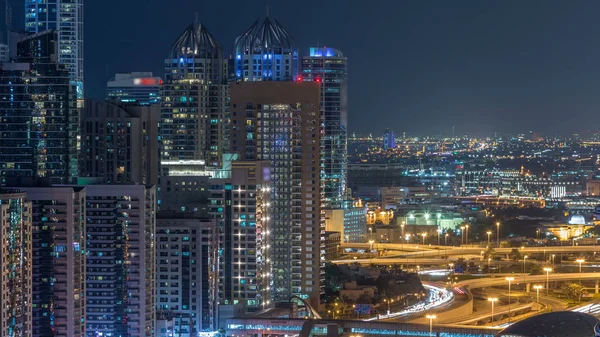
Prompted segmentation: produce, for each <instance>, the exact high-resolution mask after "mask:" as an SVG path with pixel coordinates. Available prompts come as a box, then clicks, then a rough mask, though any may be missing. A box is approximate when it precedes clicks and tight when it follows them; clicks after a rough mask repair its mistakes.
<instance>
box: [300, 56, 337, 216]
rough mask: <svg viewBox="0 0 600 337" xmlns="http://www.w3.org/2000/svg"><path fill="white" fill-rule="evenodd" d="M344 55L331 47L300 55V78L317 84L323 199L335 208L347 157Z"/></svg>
mask: <svg viewBox="0 0 600 337" xmlns="http://www.w3.org/2000/svg"><path fill="white" fill-rule="evenodd" d="M347 62H348V60H347V58H346V57H344V55H343V54H342V52H340V51H339V50H337V49H333V48H310V55H309V56H305V57H303V58H302V73H301V74H302V75H301V79H302V80H303V81H309V82H313V81H316V82H320V83H321V99H322V102H321V107H322V110H323V123H324V128H323V130H324V133H323V136H322V137H321V144H322V150H321V151H322V152H321V157H322V158H321V161H322V164H321V166H322V171H323V172H322V173H321V179H322V180H323V188H324V195H325V202H326V203H327V204H329V205H332V206H337V207H339V206H340V204H341V202H342V200H343V197H344V194H345V190H346V170H347V157H348V144H347V143H348V141H347V138H348V93H347V78H348V70H347Z"/></svg>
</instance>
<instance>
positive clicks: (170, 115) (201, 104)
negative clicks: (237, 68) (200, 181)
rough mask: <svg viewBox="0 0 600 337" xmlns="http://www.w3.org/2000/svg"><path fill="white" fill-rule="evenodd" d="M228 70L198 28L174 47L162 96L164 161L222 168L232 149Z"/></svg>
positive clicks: (189, 29)
mask: <svg viewBox="0 0 600 337" xmlns="http://www.w3.org/2000/svg"><path fill="white" fill-rule="evenodd" d="M227 65H228V63H227V62H225V60H224V59H223V49H222V48H221V45H220V44H219V43H218V42H217V41H216V40H215V38H214V37H213V36H212V35H211V34H210V32H208V30H207V29H206V27H204V26H203V25H201V24H199V23H197V22H196V23H193V24H190V25H189V26H188V27H187V28H186V29H185V31H184V32H183V33H182V34H181V36H180V37H179V38H178V39H177V41H175V43H174V44H173V47H172V49H171V52H170V54H169V56H168V57H167V58H166V59H165V77H164V84H163V87H162V93H161V96H162V103H161V130H160V136H161V141H162V143H161V146H162V149H161V152H162V157H161V158H162V160H165V161H173V160H184V161H197V160H203V161H204V162H205V163H206V165H207V166H211V167H219V166H220V161H221V159H222V154H223V150H224V149H227V147H228V145H227V138H228V137H227V134H226V132H227V131H228V129H227V125H228V120H229V119H228V118H229V113H228V111H229V105H228V97H229V93H228V85H227V80H228V70H227V69H228V67H227ZM164 175H168V172H166V173H164Z"/></svg>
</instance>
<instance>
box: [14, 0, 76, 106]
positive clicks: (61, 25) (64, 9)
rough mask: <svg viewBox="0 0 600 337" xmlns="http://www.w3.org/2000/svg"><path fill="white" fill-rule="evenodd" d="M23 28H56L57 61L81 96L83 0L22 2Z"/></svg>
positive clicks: (33, 31) (44, 29) (33, 29)
mask: <svg viewBox="0 0 600 337" xmlns="http://www.w3.org/2000/svg"><path fill="white" fill-rule="evenodd" d="M25 30H26V31H27V32H29V33H41V32H44V31H46V30H56V31H58V40H57V41H58V51H59V52H58V53H57V55H58V63H60V64H63V65H64V66H65V69H66V70H67V71H68V72H69V78H70V80H71V81H72V82H73V85H75V87H76V88H77V98H78V99H83V0H54V1H25Z"/></svg>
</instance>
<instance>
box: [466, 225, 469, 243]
mask: <svg viewBox="0 0 600 337" xmlns="http://www.w3.org/2000/svg"><path fill="white" fill-rule="evenodd" d="M465 228H466V232H465V245H468V244H469V225H465Z"/></svg>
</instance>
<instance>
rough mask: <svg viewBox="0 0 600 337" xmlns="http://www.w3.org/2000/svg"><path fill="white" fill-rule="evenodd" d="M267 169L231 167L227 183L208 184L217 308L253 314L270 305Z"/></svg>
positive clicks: (248, 164) (260, 166) (260, 164)
mask: <svg viewBox="0 0 600 337" xmlns="http://www.w3.org/2000/svg"><path fill="white" fill-rule="evenodd" d="M270 175H271V171H270V168H269V166H268V163H263V162H254V161H253V162H233V163H232V166H231V171H230V177H229V178H225V179H211V197H210V198H211V202H210V205H211V206H210V212H211V215H212V216H213V217H214V218H215V219H216V221H217V223H216V224H217V226H218V229H219V255H218V263H219V265H218V267H219V282H218V287H219V292H218V296H219V303H220V304H221V309H222V310H221V311H223V312H227V311H231V310H227V309H225V308H224V307H223V306H233V305H235V304H239V305H240V306H241V307H243V308H244V309H247V310H248V311H256V310H258V309H261V308H264V307H265V305H267V304H269V303H268V302H269V298H270V294H269V288H270V285H269V283H270V281H269V280H270V276H269V274H270V272H271V270H270V269H271V268H270V266H269V263H267V261H266V254H267V252H268V248H267V246H268V245H269V244H270V242H269V238H268V235H267V233H268V231H269V226H268V222H269V221H268V219H269V217H270V214H269V212H268V209H269V205H270V201H269V199H270V181H269V179H270Z"/></svg>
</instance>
